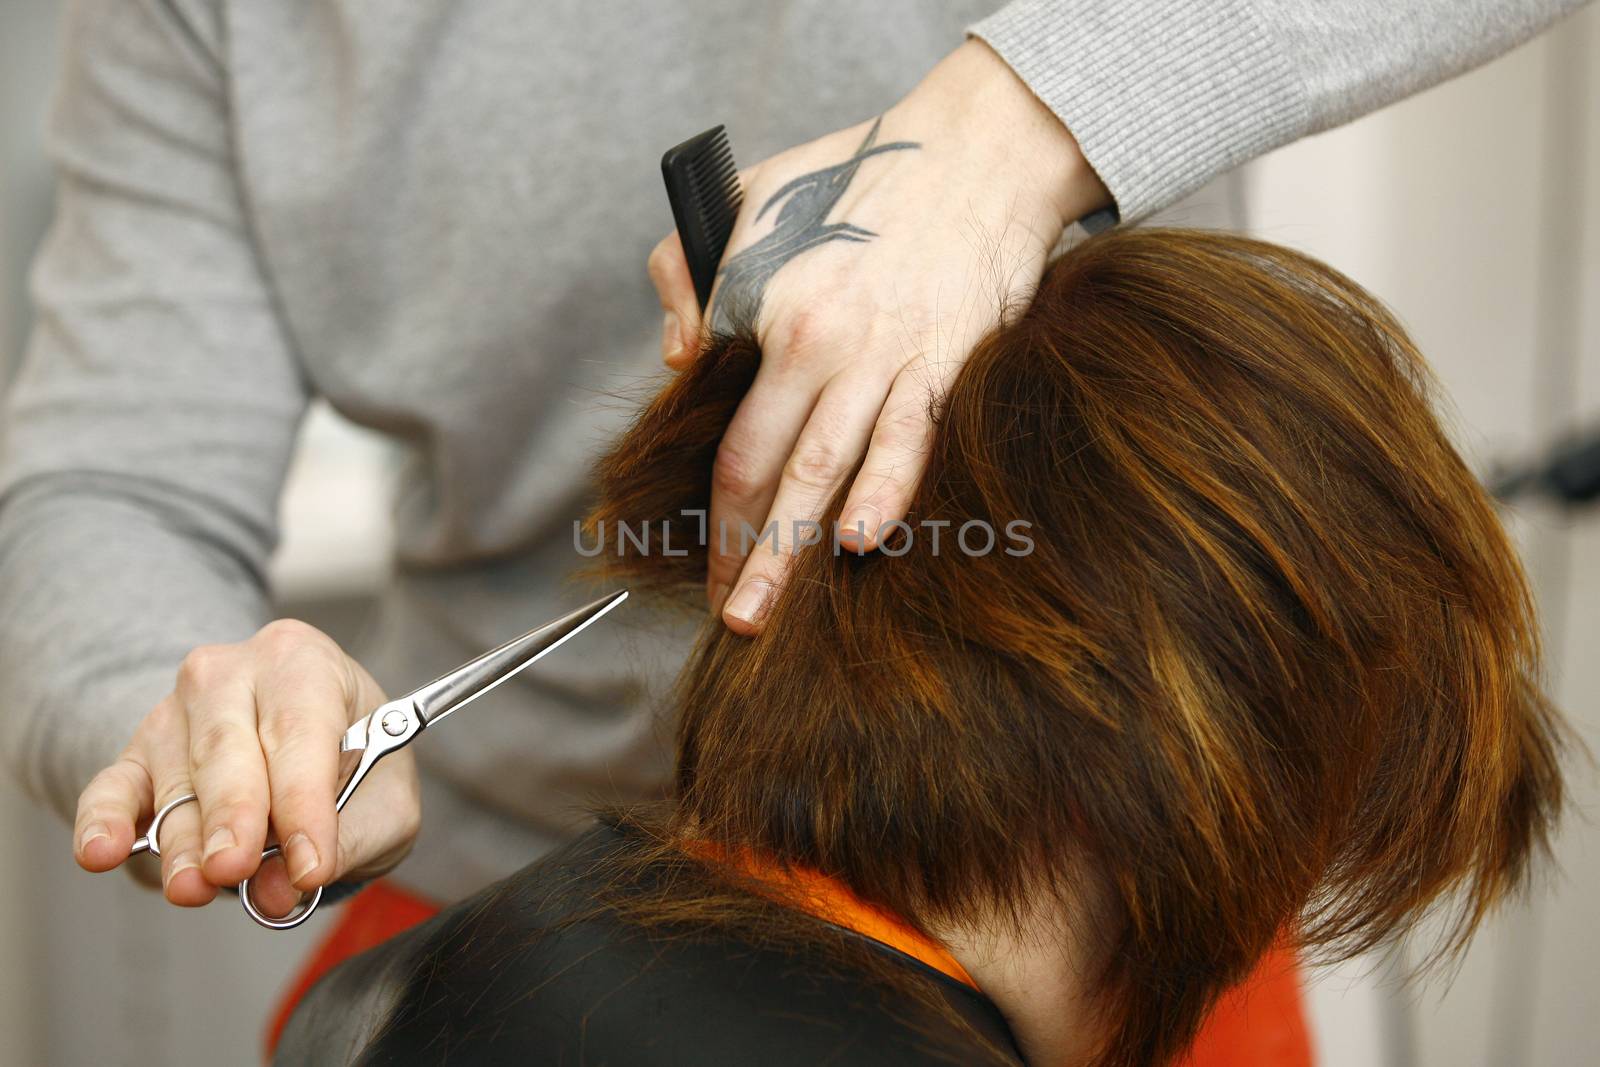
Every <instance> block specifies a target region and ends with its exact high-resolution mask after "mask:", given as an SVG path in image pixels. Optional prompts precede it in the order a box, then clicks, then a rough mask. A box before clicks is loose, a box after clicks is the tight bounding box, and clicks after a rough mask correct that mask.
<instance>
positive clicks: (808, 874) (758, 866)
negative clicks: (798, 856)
mask: <svg viewBox="0 0 1600 1067" xmlns="http://www.w3.org/2000/svg"><path fill="white" fill-rule="evenodd" d="M695 850H696V851H698V852H700V853H701V854H702V855H704V856H706V857H708V858H715V859H717V860H718V861H720V862H723V863H731V864H733V865H735V866H737V867H738V868H739V869H740V870H741V871H743V872H744V873H745V874H746V875H748V876H750V877H751V878H754V879H755V880H756V881H758V882H765V883H767V884H768V885H772V886H774V887H778V888H779V890H780V892H781V895H782V896H783V898H784V900H785V902H787V903H790V904H792V905H793V906H794V907H796V908H798V909H799V910H801V911H805V912H810V913H811V914H812V915H815V916H816V917H817V918H819V919H822V920H823V921H825V922H830V923H832V924H833V925H835V926H842V927H844V928H845V929H846V930H854V931H855V932H856V933H858V934H861V935H862V936H863V937H870V938H872V939H873V940H874V941H878V942H881V943H882V944H885V945H888V946H889V947H890V948H895V949H899V950H900V951H901V952H904V953H905V954H906V955H907V956H910V957H911V958H912V959H915V960H921V961H922V962H923V963H926V964H927V965H928V966H929V967H932V968H933V969H934V970H936V971H939V972H941V973H943V974H945V975H947V976H949V977H951V978H954V979H955V980H956V981H958V982H965V983H966V984H967V985H969V986H971V987H972V988H973V989H977V988H978V983H977V982H974V981H973V980H972V976H971V975H970V974H968V973H967V969H966V968H965V967H963V966H961V964H960V963H958V962H957V961H956V958H955V957H954V956H952V955H950V953H949V952H947V951H946V950H945V947H944V946H943V945H941V944H939V943H938V942H937V941H935V940H933V938H931V937H929V936H927V935H926V934H924V933H923V932H922V931H921V930H918V929H916V928H915V927H914V926H912V925H911V924H910V923H908V922H906V921H905V920H904V919H902V918H900V916H898V915H895V914H893V913H891V912H887V911H884V910H883V909H882V908H880V907H877V906H876V905H873V904H868V903H867V902H866V901H864V900H862V899H861V898H860V897H858V896H856V895H855V893H853V892H851V890H850V889H849V887H847V886H846V885H845V884H844V883H843V882H841V881H839V880H838V879H837V878H830V877H829V876H827V875H825V874H823V873H821V872H820V871H812V870H807V869H805V868H800V867H785V866H783V865H781V864H779V863H777V862H775V861H774V860H771V859H769V858H767V857H765V856H758V855H757V854H756V853H754V852H751V851H750V850H748V849H741V850H740V851H738V852H736V853H733V854H732V855H729V854H728V853H727V852H726V851H724V850H723V849H721V848H719V847H717V846H715V845H712V844H710V843H709V842H707V843H702V844H699V845H697V846H696V847H695Z"/></svg>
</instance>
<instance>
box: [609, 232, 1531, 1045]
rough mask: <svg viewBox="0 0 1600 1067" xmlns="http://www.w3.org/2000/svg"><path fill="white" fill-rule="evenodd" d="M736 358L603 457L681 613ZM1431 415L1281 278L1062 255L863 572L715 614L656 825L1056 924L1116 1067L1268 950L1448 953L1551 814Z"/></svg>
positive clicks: (747, 373) (1506, 652) (698, 565)
mask: <svg viewBox="0 0 1600 1067" xmlns="http://www.w3.org/2000/svg"><path fill="white" fill-rule="evenodd" d="M758 361H759V351H758V349H757V347H756V345H755V344H754V342H753V341H752V340H751V339H749V338H731V339H729V338H725V339H719V340H717V341H715V342H713V343H711V344H710V345H708V347H707V349H706V350H705V351H704V352H703V353H702V355H701V357H700V359H699V361H698V362H697V363H696V364H695V366H694V367H693V368H692V369H691V370H690V371H688V372H687V373H686V374H684V375H683V376H682V377H681V378H679V379H678V380H676V381H674V382H673V383H672V384H671V385H670V386H669V387H668V388H667V389H666V390H665V391H664V392H663V393H662V394H661V395H660V396H659V397H658V398H657V399H656V400H655V402H654V403H652V404H651V405H650V406H649V407H648V409H647V410H645V412H644V413H643V414H642V415H641V416H640V418H639V420H638V422H637V424H636V425H635V426H634V428H633V429H632V430H631V431H630V433H629V434H628V435H627V436H626V437H625V438H624V439H623V440H622V442H621V443H620V444H619V445H618V446H617V448H616V449H615V450H614V451H613V452H612V454H611V455H610V456H608V457H607V458H606V460H605V461H604V463H603V465H602V468H601V478H602V498H601V503H600V505H599V507H598V509H597V510H596V512H595V513H594V515H593V516H592V518H591V524H592V528H594V529H597V530H598V532H600V533H601V534H602V535H603V537H604V540H605V543H606V545H607V548H608V552H610V553H613V554H609V555H607V556H606V557H605V559H604V561H603V562H604V564H605V566H606V567H608V568H610V569H612V570H614V571H619V572H621V573H623V574H625V575H626V576H627V577H628V578H629V580H630V581H632V582H634V583H635V584H644V585H647V586H652V587H654V588H656V589H657V590H661V591H672V590H677V591H685V590H692V591H693V593H694V594H695V595H698V590H699V589H700V587H701V582H702V581H703V575H704V568H705V554H704V549H703V547H702V548H700V549H699V550H695V549H693V548H691V550H690V551H689V552H688V554H686V555H683V554H678V553H679V551H680V550H681V548H683V547H684V541H685V532H686V531H687V532H689V533H691V534H692V533H693V532H694V531H695V529H696V524H695V520H694V519H693V518H692V517H687V516H685V515H684V514H683V512H684V511H685V510H692V509H700V508H705V507H706V506H707V501H708V498H709V493H710V484H709V477H710V470H711V465H712V460H713V457H714V455H715V452H716V448H717V444H718V441H719V440H720V437H721V434H722V431H723V429H724V428H725V427H726V425H727V423H728V420H729V418H730V417H731V416H732V414H733V411H734V409H735V408H736V406H737V404H738V402H739V400H740V399H741V397H742V396H743V393H744V391H745V390H746V389H747V388H748V386H749V383H750V381H751V378H752V377H753V374H754V371H755V368H756V365H757V363H758ZM1429 399H1430V384H1429V377H1428V373H1427V370H1426V368H1425V366H1424V364H1423V362H1422V360H1421V358H1420V357H1419V356H1418V354H1417V353H1416V351H1415V350H1414V349H1413V348H1412V346H1411V344H1410V342H1409V341H1408V339H1407V338H1406V337H1405V335H1404V333H1403V331H1402V330H1401V329H1400V327H1399V326H1398V325H1397V324H1396V323H1395V321H1394V320H1393V319H1392V318H1391V317H1390V316H1389V315H1388V313H1387V312H1385V311H1384V310H1383V309H1382V308H1381V307H1380V306H1379V305H1378V304H1377V303H1376V302H1375V301H1374V300H1373V299H1372V298H1371V297H1370V296H1369V295H1367V294H1366V293H1364V292H1363V291H1362V290H1360V289H1359V288H1358V287H1357V286H1355V285H1354V284H1353V283H1352V282H1350V281H1349V280H1348V279H1346V278H1344V277H1342V276H1341V275H1339V274H1337V273H1336V272H1334V271H1332V270H1331V269H1329V268H1327V267H1326V266H1323V265H1321V264H1319V263H1316V262H1315V261H1312V260H1310V259H1308V258H1306V257H1304V256H1301V255H1298V254H1296V253H1294V252H1290V251H1288V250H1285V249H1282V248H1277V247H1274V246H1272V245H1267V244H1263V243H1260V242H1255V241H1251V240H1246V239H1243V238H1237V237H1231V236H1225V235H1221V234H1213V233H1203V232H1189V231H1178V230H1157V229H1144V230H1141V229H1128V230H1119V231H1114V232H1112V233H1108V234H1105V235H1102V236H1099V237H1095V238H1092V239H1090V240H1088V241H1085V242H1083V243H1081V244H1079V245H1078V246H1076V247H1075V248H1073V249H1072V250H1070V251H1069V252H1067V253H1066V254H1065V255H1064V256H1063V257H1062V258H1061V259H1060V260H1059V261H1057V262H1056V263H1055V264H1054V265H1053V266H1052V267H1051V269H1050V270H1049V272H1048V273H1047V275H1046V277H1045V279H1044V281H1043V283H1042V284H1041V287H1040V289H1039V291H1038V293H1037V295H1036V296H1035V298H1034V300H1033V301H1032V303H1031V305H1030V306H1029V307H1027V308H1026V309H1025V310H1023V311H1021V313H1020V314H1018V315H1017V316H1015V317H1014V318H1012V319H1011V320H1010V321H1008V322H1007V323H1006V324H1005V325H1003V326H1002V327H1000V328H999V329H997V330H996V331H995V332H994V333H993V334H992V335H991V336H989V337H988V338H987V339H986V340H985V341H984V342H983V343H982V344H980V346H979V347H978V349H977V350H976V351H975V352H974V353H973V355H972V357H971V359H970V361H969V362H967V363H966V364H965V365H964V366H963V367H962V369H961V371H960V373H959V375H958V376H957V378H956V380H955V383H954V385H953V387H952V389H951V391H950V393H949V395H948V397H947V398H946V399H945V400H944V401H943V402H942V404H941V405H940V406H939V407H938V408H937V409H936V413H937V420H938V424H937V432H936V434H935V436H934V440H933V444H932V453H931V455H930V463H929V468H928V473H927V475H926V477H925V479H924V481H923V483H922V487H921V489H920V491H919V493H918V495H917V497H916V499H915V501H914V503H913V506H912V508H911V513H910V515H909V517H908V519H907V523H906V525H905V526H904V527H902V528H899V529H897V531H896V532H895V533H894V534H893V535H891V536H890V537H889V539H888V541H887V543H886V547H885V550H884V551H882V552H876V553H872V554H870V555H867V556H858V555H856V554H854V553H852V552H850V551H848V550H837V549H835V548H834V546H833V545H832V544H831V543H830V539H829V538H827V537H825V538H824V540H823V543H822V544H820V545H818V546H816V547H813V548H808V549H805V550H803V551H802V552H801V553H800V554H799V557H798V558H797V560H796V561H795V566H794V568H793V570H792V572H791V576H790V578H789V579H788V581H787V583H786V585H785V587H784V589H783V590H782V592H781V595H780V596H779V597H778V598H777V601H776V603H775V605H774V606H773V608H772V611H771V614H770V615H769V616H768V619H767V625H766V628H765V630H764V632H763V634H762V635H761V636H759V637H756V638H754V639H749V638H743V637H738V636H735V635H732V634H730V633H727V632H726V631H725V630H724V629H723V628H722V627H721V626H720V625H716V624H708V626H707V628H706V630H705V633H704V636H703V639H702V641H701V643H700V645H699V647H698V650H697V652H696V653H695V656H694V658H693V659H692V661H691V662H690V664H689V665H688V667H687V668H686V669H685V671H684V673H683V675H682V678H681V680H680V687H679V690H678V694H677V698H676V701H675V706H674V709H673V711H674V714H675V715H676V716H677V719H678V740H679V764H678V783H677V784H678V795H677V815H676V823H675V826H676V829H677V831H678V832H680V833H687V832H688V828H692V832H693V834H694V835H695V836H698V837H702V838H706V839H710V840H715V841H719V842H722V843H724V844H727V845H731V846H748V847H752V848H758V849H763V850H767V851H769V852H771V853H772V854H774V855H775V856H777V857H778V858H780V859H781V860H785V861H789V862H793V863H797V864H804V865H807V866H810V867H814V868H818V869H821V870H823V871H826V872H829V873H831V874H834V875H836V876H838V877H840V878H841V879H843V880H844V881H845V882H846V883H847V884H849V885H850V886H851V887H852V888H853V889H854V890H855V891H856V892H857V893H858V894H860V895H861V896H862V897H864V898H866V899H869V900H871V901H874V902H876V903H878V904H881V905H883V906H885V907H888V908H891V909H893V910H895V911H897V912H900V913H901V914H903V915H905V916H907V917H908V918H909V919H910V920H911V921H913V922H915V923H920V924H923V925H927V926H931V925H938V924H944V923H950V922H957V923H959V922H962V921H970V920H972V919H973V918H975V917H978V916H995V915H999V916H1015V915H1021V914H1023V913H1025V911H1026V910H1027V909H1028V908H1029V907H1030V901H1036V900H1037V899H1038V896H1039V895H1040V894H1055V895H1057V896H1059V897H1061V898H1062V899H1064V900H1067V901H1069V902H1074V901H1075V902H1078V904H1079V905H1080V910H1079V915H1080V918H1081V925H1082V927H1083V929H1084V931H1086V932H1091V933H1092V934H1093V935H1094V936H1096V937H1097V938H1098V939H1099V946H1100V951H1099V955H1098V958H1099V959H1100V960H1101V961H1102V969H1101V970H1100V971H1099V973H1097V974H1096V975H1094V976H1093V981H1092V988H1093V989H1094V990H1095V992H1096V996H1097V1003H1096V1005H1095V1010H1096V1011H1097V1012H1099V1013H1100V1015H1101V1017H1102V1018H1103V1020H1104V1024H1105V1032H1106V1034H1107V1041H1106V1045H1105V1054H1104V1057H1103V1061H1104V1062H1105V1063H1128V1064H1134V1063H1159V1062H1164V1061H1165V1060H1167V1059H1169V1058H1171V1057H1172V1056H1173V1055H1175V1054H1176V1053H1177V1052H1178V1051H1180V1050H1181V1049H1182V1048H1183V1047H1184V1045H1185V1044H1186V1043H1187V1042H1188V1040H1189V1039H1190V1038H1191V1037H1192V1035H1193V1033H1194V1032H1195V1030H1196V1028H1197V1027H1198V1025H1199V1023H1200V1021H1201V1020H1202V1018H1203V1016H1204V1013H1205V1011H1206V1009H1207V1008H1208V1007H1209V1006H1210V1004H1211V1003H1212V1002H1213V1001H1214V999H1215V998H1216V996H1217V995H1218V994H1219V993H1220V992H1221V991H1222V990H1224V989H1225V988H1226V987H1227V986H1229V985H1230V984H1232V983H1234V982H1237V981H1238V980H1240V979H1241V978H1243V977H1244V976H1245V975H1246V974H1247V973H1248V971H1249V970H1250V968H1251V966H1252V965H1253V963H1254V962H1255V961H1256V960H1257V959H1258V958H1259V957H1260V956H1261V954H1262V953H1263V952H1264V951H1265V950H1266V949H1267V948H1268V947H1269V946H1270V945H1271V944H1272V943H1273V942H1274V940H1275V939H1277V938H1280V937H1288V938H1292V939H1293V940H1295V941H1296V942H1298V943H1300V944H1302V945H1305V946H1309V947H1311V948H1312V949H1320V950H1323V951H1324V952H1326V953H1327V954H1329V955H1343V954H1348V953H1354V952H1357V951H1360V950H1363V949H1365V948H1368V947H1370V946H1372V945H1374V944H1376V943H1378V942H1381V941H1383V940H1385V939H1388V938H1390V937H1393V936H1395V935H1397V934H1400V933H1403V932H1404V931H1406V930H1407V929H1408V928H1410V927H1411V926H1412V925H1414V924H1415V923H1416V921H1417V920H1418V919H1419V918H1420V917H1421V915H1422V914H1423V913H1424V912H1425V911H1426V910H1428V909H1429V908H1430V907H1433V906H1435V905H1443V904H1446V903H1447V902H1448V904H1449V906H1451V907H1453V908H1454V916H1455V922H1454V924H1453V925H1452V926H1451V927H1450V931H1451V933H1450V935H1449V937H1448V939H1447V942H1446V945H1447V946H1448V947H1453V946H1456V945H1459V944H1460V943H1461V942H1462V941H1463V940H1464V939H1465V938H1466V937H1467V936H1468V935H1469V934H1470V933H1471V931H1472V929H1473V927H1474V925H1475V924H1476V923H1477V921H1478V920H1479V918H1481V916H1482V915H1483V913H1484V911H1485V910H1486V909H1487V908H1489V907H1490V906H1491V905H1492V904H1493V903H1494V902H1496V901H1497V900H1498V899H1500V898H1501V897H1502V896H1503V895H1504V894H1505V893H1506V892H1507V891H1508V890H1509V889H1511V888H1512V887H1514V886H1515V885H1516V884H1517V883H1518V881H1519V880H1520V878H1521V877H1522V875H1523V874H1524V871H1525V867H1526V864H1527V861H1528V859H1529V857H1530V855H1531V853H1532V852H1533V851H1534V850H1535V849H1536V847H1537V846H1538V845H1539V844H1540V843H1541V842H1542V840H1543V837H1544V835H1545V833H1546V831H1547V829H1548V827H1549V825H1550V823H1551V820H1552V819H1553V818H1554V814H1555V811H1556V809H1557V807H1558V803H1559V797H1560V784H1559V774H1558V771H1557V766H1556V757H1555V749H1556V743H1555V735H1556V723H1555V719H1554V716H1553V715H1552V713H1551V711H1550V710H1549V709H1548V707H1547V706H1546V704H1545V703H1544V702H1543V699H1542V698H1541V696H1540V694H1539V692H1538V689H1537V684H1536V679H1537V672H1538V650H1537V647H1536V626H1535V621H1534V618H1533V611H1532V606H1531V604H1530V600H1529V596H1528V593H1527V590H1526V586H1525V582H1524V579H1523V576H1522V573H1521V570H1520V568H1519V565H1518V563H1517V560H1516V557H1515V554H1514V553H1513V551H1512V549H1511V547H1510V546H1509V544H1508V542H1507V539H1506V537H1505V535H1504V533H1503V531H1502V530H1501V527H1500V525H1499V523H1498V521H1497V519H1496V517H1495V515H1494V513H1493V510H1492V508H1491V506H1490V503H1489V501H1488V500H1487V499H1486V497H1485V495H1484V493H1483V492H1482V490H1481V489H1480V488H1479V486H1478V484H1477V482H1476V481H1475V480H1474V479H1473V477H1472V476H1471V474H1470V473H1469V471H1468V470H1467V469H1466V467H1465V466H1464V464H1463V463H1462V462H1461V460H1460V458H1459V457H1458V456H1457V454H1456V452H1455V451H1454V450H1453V448H1452V447H1451V445H1450V443H1449V442H1448V440H1447V438H1446V436H1445V434H1444V433H1443V432H1442V431H1441V429H1440V426H1439V424H1438V422H1437V420H1436V418H1435V416H1434V414H1433V412H1432V410H1431V408H1430V403H1429ZM842 503H843V500H842V493H841V495H840V497H839V498H836V499H835V500H833V501H832V502H831V503H830V506H829V510H828V512H827V514H826V515H825V516H824V519H825V520H826V521H829V522H831V521H832V520H834V519H836V517H837V510H838V507H839V506H840V505H841V504H842ZM663 523H668V524H671V528H672V533H671V536H670V543H669V544H666V545H664V544H663V543H662V541H661V532H662V524H663ZM618 524H626V525H627V526H628V527H629V528H630V529H631V530H632V531H634V532H635V535H636V537H635V539H633V540H628V539H624V538H618V537H616V533H617V527H618ZM646 525H648V527H649V531H648V535H647V536H644V537H638V536H637V535H638V533H639V531H641V529H642V527H644V526H646ZM608 528H609V529H608ZM667 548H670V549H671V552H670V553H668V552H666V551H664V549H667ZM619 552H620V554H615V553H619Z"/></svg>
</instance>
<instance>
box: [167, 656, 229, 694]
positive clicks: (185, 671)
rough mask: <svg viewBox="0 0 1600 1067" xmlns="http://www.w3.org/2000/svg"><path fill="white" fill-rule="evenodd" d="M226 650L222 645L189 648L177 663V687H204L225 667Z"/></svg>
mask: <svg viewBox="0 0 1600 1067" xmlns="http://www.w3.org/2000/svg"><path fill="white" fill-rule="evenodd" d="M228 658H229V656H228V651H227V648H226V646H224V645H199V646H197V647H195V648H192V649H190V650H189V652H188V654H187V655H185V656H184V657H183V661H182V662H181V663H179V664H178V688H179V689H184V690H197V689H204V688H206V687H207V686H209V685H211V684H212V683H213V682H214V681H215V680H216V678H217V676H218V674H220V673H221V672H222V671H223V670H225V669H226V662H227V660H228Z"/></svg>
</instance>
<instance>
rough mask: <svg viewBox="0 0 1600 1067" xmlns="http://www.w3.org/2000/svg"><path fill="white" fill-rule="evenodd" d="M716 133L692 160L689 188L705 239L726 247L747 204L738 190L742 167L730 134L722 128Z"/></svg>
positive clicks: (690, 162) (690, 161)
mask: <svg viewBox="0 0 1600 1067" xmlns="http://www.w3.org/2000/svg"><path fill="white" fill-rule="evenodd" d="M715 133H716V136H715V137H713V138H712V139H711V140H710V141H709V142H707V144H706V146H705V151H704V152H702V153H698V154H696V155H694V156H692V157H691V158H690V159H689V187H690V189H691V190H692V191H693V194H694V206H695V208H696V209H697V210H698V211H699V213H700V222H701V224H702V225H703V226H704V227H705V229H706V236H707V237H708V238H710V239H712V240H713V241H719V242H720V243H721V244H722V245H723V246H724V247H726V245H727V243H728V236H729V234H731V233H733V220H734V219H736V218H738V216H739V206H740V205H741V204H742V203H743V202H744V190H743V189H741V188H740V187H739V168H738V167H737V166H735V165H734V162H733V148H732V147H731V146H730V145H729V144H728V135H727V133H726V132H724V131H723V129H722V128H721V127H720V126H719V127H718V128H717V129H716V131H715Z"/></svg>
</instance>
